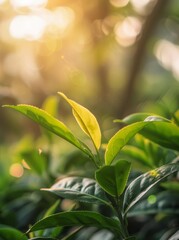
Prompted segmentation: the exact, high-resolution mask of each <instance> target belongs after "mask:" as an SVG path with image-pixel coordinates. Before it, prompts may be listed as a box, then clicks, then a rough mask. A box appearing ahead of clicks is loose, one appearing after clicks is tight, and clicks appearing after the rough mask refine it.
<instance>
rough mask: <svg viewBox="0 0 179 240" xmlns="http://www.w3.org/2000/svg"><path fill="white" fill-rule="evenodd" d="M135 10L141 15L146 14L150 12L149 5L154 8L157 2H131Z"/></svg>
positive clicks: (148, 0) (135, 0)
mask: <svg viewBox="0 0 179 240" xmlns="http://www.w3.org/2000/svg"><path fill="white" fill-rule="evenodd" d="M130 1H131V4H132V6H133V8H134V9H135V11H136V12H138V13H141V14H146V13H148V12H149V10H150V9H149V7H148V6H149V5H150V7H152V6H153V5H154V4H155V2H156V0H140V1H139V0H130Z"/></svg>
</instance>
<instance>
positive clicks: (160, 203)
mask: <svg viewBox="0 0 179 240" xmlns="http://www.w3.org/2000/svg"><path fill="white" fill-rule="evenodd" d="M171 199H172V201H171ZM158 213H165V214H179V195H178V194H177V193H175V192H169V191H164V192H161V193H158V194H153V195H149V196H148V198H147V199H145V200H142V201H141V202H140V203H139V204H137V205H136V206H135V207H134V208H133V209H132V211H130V212H129V214H128V216H130V217H131V216H136V215H144V214H145V215H146V214H158Z"/></svg>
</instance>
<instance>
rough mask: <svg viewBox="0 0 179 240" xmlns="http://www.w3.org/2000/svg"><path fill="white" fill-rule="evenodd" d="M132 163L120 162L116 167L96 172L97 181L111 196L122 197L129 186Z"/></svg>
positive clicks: (103, 168)
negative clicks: (127, 185)
mask: <svg viewBox="0 0 179 240" xmlns="http://www.w3.org/2000/svg"><path fill="white" fill-rule="evenodd" d="M130 168H131V163H129V162H127V161H125V160H120V161H118V162H117V163H116V164H115V165H112V166H104V167H102V168H100V169H99V170H97V171H96V180H97V181H98V183H99V184H100V186H101V187H102V188H103V189H104V190H105V191H106V192H107V193H109V194H110V195H111V196H120V195H121V194H122V193H123V191H124V189H125V187H126V184H127V180H128V176H129V173H130Z"/></svg>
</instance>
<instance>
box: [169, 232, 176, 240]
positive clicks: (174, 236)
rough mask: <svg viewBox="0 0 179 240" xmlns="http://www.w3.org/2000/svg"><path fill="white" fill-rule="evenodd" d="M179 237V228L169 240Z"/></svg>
mask: <svg viewBox="0 0 179 240" xmlns="http://www.w3.org/2000/svg"><path fill="white" fill-rule="evenodd" d="M177 239H179V230H177V231H176V233H175V234H173V235H172V236H171V237H170V238H169V239H168V240H177Z"/></svg>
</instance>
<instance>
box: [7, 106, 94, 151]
mask: <svg viewBox="0 0 179 240" xmlns="http://www.w3.org/2000/svg"><path fill="white" fill-rule="evenodd" d="M4 107H8V108H12V109H14V110H16V111H18V112H20V113H22V114H23V115H25V116H27V117H28V118H30V119H32V120H33V121H35V122H37V123H38V124H40V125H41V126H42V127H44V128H46V129H48V130H49V131H50V132H52V133H54V134H56V135H57V136H59V137H61V138H63V139H65V140H66V141H68V142H70V143H71V144H73V145H74V146H76V147H77V148H79V149H81V150H82V151H83V152H85V153H86V154H88V155H90V154H91V153H90V150H89V149H87V147H86V146H85V145H84V144H83V143H81V142H80V141H79V140H78V139H77V138H76V137H75V136H74V135H73V134H72V132H71V131H70V130H69V129H68V128H67V127H66V126H65V124H63V123H62V122H60V121H59V120H58V119H56V118H54V117H53V116H51V115H50V114H48V113H47V112H46V111H44V110H42V109H40V108H37V107H34V106H31V105H25V104H20V105H17V106H13V105H5V106H4Z"/></svg>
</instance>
